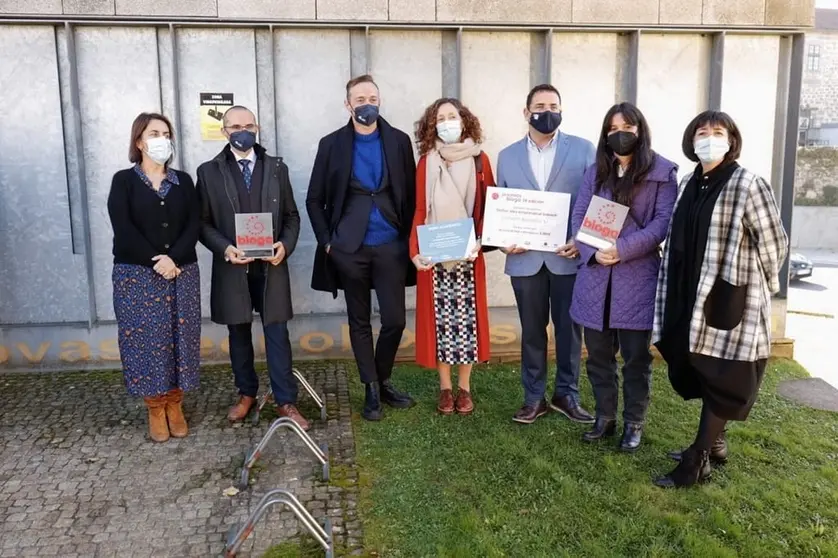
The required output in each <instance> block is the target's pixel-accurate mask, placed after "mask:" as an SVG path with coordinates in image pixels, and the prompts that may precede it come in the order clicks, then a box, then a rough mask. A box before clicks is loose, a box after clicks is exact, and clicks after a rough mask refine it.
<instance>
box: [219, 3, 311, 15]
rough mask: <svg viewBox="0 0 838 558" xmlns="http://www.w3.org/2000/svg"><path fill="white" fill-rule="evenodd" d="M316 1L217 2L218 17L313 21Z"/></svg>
mask: <svg viewBox="0 0 838 558" xmlns="http://www.w3.org/2000/svg"><path fill="white" fill-rule="evenodd" d="M316 3H317V2H316V0H282V1H281V2H277V1H273V2H265V0H218V17H221V18H233V17H235V18H248V19H314V18H315V17H316V13H317V9H316Z"/></svg>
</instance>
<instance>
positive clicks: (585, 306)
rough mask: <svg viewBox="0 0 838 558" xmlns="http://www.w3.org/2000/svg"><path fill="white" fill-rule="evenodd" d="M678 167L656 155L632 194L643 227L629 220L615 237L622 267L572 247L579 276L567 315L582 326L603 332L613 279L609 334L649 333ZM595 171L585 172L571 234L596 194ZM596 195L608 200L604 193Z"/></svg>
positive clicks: (582, 246)
mask: <svg viewBox="0 0 838 558" xmlns="http://www.w3.org/2000/svg"><path fill="white" fill-rule="evenodd" d="M677 170H678V165H676V164H675V163H673V162H672V161H669V160H667V159H664V158H663V157H661V156H660V155H655V162H654V165H653V167H652V170H651V171H650V172H649V174H648V175H647V176H646V180H645V182H644V183H643V185H642V186H638V187H637V188H636V190H635V193H634V199H633V201H632V204H631V207H632V212H633V214H634V216H635V217H636V218H637V219H638V220H639V221H640V225H644V226H643V228H641V227H640V226H639V225H638V224H637V223H635V222H634V220H632V218H631V217H627V218H626V222H625V224H624V225H623V229H622V231H620V236H619V237H618V238H617V253H618V254H619V255H620V263H618V264H616V265H613V266H602V265H600V264H598V263H597V261H596V259H595V257H594V254H596V251H597V250H596V248H593V247H592V246H588V245H587V244H582V243H581V242H578V241H577V242H576V246H577V248H578V249H579V273H578V274H577V276H576V286H575V287H574V289H573V302H572V303H571V306H570V316H571V317H572V318H573V320H574V321H575V322H576V323H578V324H580V325H581V326H583V327H588V328H591V329H595V330H597V331H602V329H603V321H604V317H605V294H606V290H607V288H608V279H609V277H610V278H611V309H610V323H609V327H610V328H611V329H632V330H651V329H652V322H653V320H654V313H655V289H656V287H657V280H658V269H659V267H660V258H659V257H658V245H660V243H661V242H663V241H664V239H665V238H666V232H667V230H668V229H669V220H670V218H671V217H672V209H673V207H674V205H675V198H676V196H677V193H678V181H677V176H676V174H677ZM595 181H596V166H591V167H589V168H588V170H587V171H586V172H585V178H584V182H583V183H582V187H581V188H580V189H579V197H578V198H577V199H576V203H575V204H574V206H573V212H572V215H571V228H572V231H573V235H574V236H575V235H576V232H577V231H578V230H579V227H580V226H581V225H582V220H583V219H584V217H585V212H586V211H587V210H588V204H589V203H590V202H591V197H592V196H593V195H594V188H595ZM598 195H600V196H602V197H605V198H609V199H610V198H611V195H610V193H609V192H608V191H607V190H604V189H603V190H601V191H600V192H599V194H598Z"/></svg>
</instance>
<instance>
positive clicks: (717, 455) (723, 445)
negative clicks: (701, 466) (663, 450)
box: [667, 432, 727, 465]
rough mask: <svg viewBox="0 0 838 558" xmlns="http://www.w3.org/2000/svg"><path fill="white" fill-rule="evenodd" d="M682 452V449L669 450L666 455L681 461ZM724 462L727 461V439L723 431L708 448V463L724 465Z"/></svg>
mask: <svg viewBox="0 0 838 558" xmlns="http://www.w3.org/2000/svg"><path fill="white" fill-rule="evenodd" d="M683 453H684V452H683V451H671V452H669V453H668V454H667V455H668V456H669V457H670V458H671V459H674V460H675V461H681V455H682V454H683ZM725 462H727V439H726V437H725V433H724V432H722V433H721V434H719V437H718V438H716V441H715V442H713V446H712V447H711V448H710V463H712V464H714V465H724V464H725Z"/></svg>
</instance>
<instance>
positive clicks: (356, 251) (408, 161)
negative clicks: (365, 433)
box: [306, 75, 416, 420]
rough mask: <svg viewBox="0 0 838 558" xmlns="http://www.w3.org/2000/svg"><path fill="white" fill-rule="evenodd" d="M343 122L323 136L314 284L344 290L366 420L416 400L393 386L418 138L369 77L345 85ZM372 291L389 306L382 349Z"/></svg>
mask: <svg viewBox="0 0 838 558" xmlns="http://www.w3.org/2000/svg"><path fill="white" fill-rule="evenodd" d="M345 105H346V108H347V110H348V111H349V113H350V114H351V115H352V119H351V120H350V122H349V123H348V124H347V125H346V126H344V127H343V128H341V129H339V130H337V131H335V132H332V133H331V134H329V135H328V136H326V137H324V138H323V139H321V140H320V145H319V147H318V149H317V157H316V158H315V160H314V168H313V170H312V173H311V182H310V183H309V187H308V196H307V197H306V209H307V210H308V215H309V218H310V219H311V226H312V228H313V229H314V234H315V236H316V237H317V250H316V252H315V256H314V270H313V273H312V280H311V286H312V288H313V289H315V290H318V291H324V292H330V293H332V295H333V296H334V297H335V298H337V291H338V290H343V292H344V296H345V298H346V312H347V314H348V316H349V338H350V341H351V343H352V351H353V353H354V354H355V360H356V362H357V363H358V368H359V370H360V373H361V381H363V382H364V384H365V386H366V401H365V404H364V411H363V413H362V415H363V417H364V418H365V419H367V420H380V419H381V403H382V402H384V403H386V404H388V405H390V406H392V407H397V408H408V407H411V406H413V404H414V402H413V399H411V398H410V396H409V395H407V394H404V393H400V392H399V391H398V390H396V389H395V388H394V387H393V385H392V384H391V383H390V376H391V374H392V372H393V363H394V362H395V359H396V352H397V351H398V350H399V344H400V343H401V338H402V333H403V332H404V328H405V287H406V286H414V285H416V269H415V268H414V267H413V265H412V264H411V262H410V257H409V252H408V239H409V238H410V229H411V225H412V223H413V211H414V208H415V206H416V190H415V188H416V184H415V178H416V161H415V159H414V156H413V147H412V144H411V142H410V137H408V135H407V134H405V133H404V132H402V131H400V130H397V129H396V128H393V127H392V126H390V125H389V124H388V123H387V122H386V121H385V120H384V119H383V118H380V117H379V116H378V107H379V91H378V86H377V85H376V84H375V82H374V81H373V79H372V77H370V76H367V75H365V76H361V77H357V78H354V79H352V80H350V81H349V83H347V84H346V102H345ZM371 289H375V294H376V297H377V298H378V305H379V307H380V309H381V332H380V333H379V336H378V343H377V344H376V346H375V348H374V349H373V335H372V327H371V325H370V315H371V313H372V304H371V296H370V291H371Z"/></svg>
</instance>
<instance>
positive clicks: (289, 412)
mask: <svg viewBox="0 0 838 558" xmlns="http://www.w3.org/2000/svg"><path fill="white" fill-rule="evenodd" d="M276 412H277V414H278V415H279V416H281V417H288V418H290V419H291V420H293V421H294V422H296V423H297V424H298V425H299V427H300V428H302V429H303V430H304V431H306V432H308V429H309V428H311V425H310V424H309V423H308V421H307V420H306V419H305V417H304V416H303V415H302V414H300V411H299V410H297V407H296V406H295V405H292V404H290V403H286V404H285V405H279V406H277V408H276Z"/></svg>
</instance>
